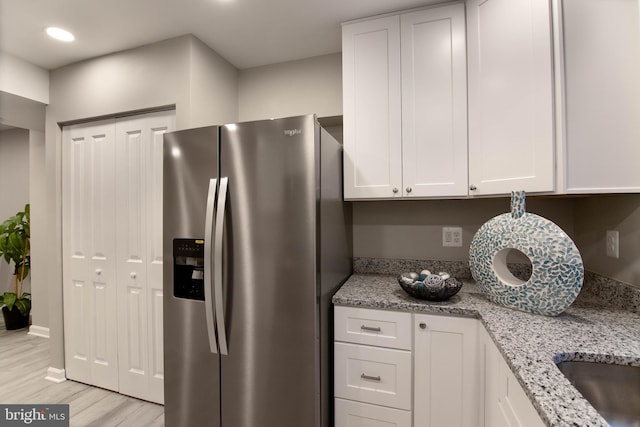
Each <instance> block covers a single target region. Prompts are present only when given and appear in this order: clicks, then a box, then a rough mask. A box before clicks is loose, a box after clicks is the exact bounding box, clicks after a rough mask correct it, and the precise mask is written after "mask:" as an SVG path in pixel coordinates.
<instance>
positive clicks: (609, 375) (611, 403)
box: [558, 361, 640, 427]
mask: <svg viewBox="0 0 640 427" xmlns="http://www.w3.org/2000/svg"><path fill="white" fill-rule="evenodd" d="M558 368H559V369H560V371H561V372H562V373H563V374H564V375H565V376H566V377H567V378H568V379H569V381H571V384H573V385H574V387H575V388H576V389H578V391H579V392H580V393H582V395H583V396H584V397H585V399H587V400H588V401H589V403H591V405H593V407H594V408H596V410H597V411H598V412H599V413H600V415H602V417H603V418H604V419H605V420H606V421H607V422H608V423H609V424H610V425H611V426H612V427H640V367H639V366H625V365H609V364H606V363H594V362H578V361H569V362H561V363H559V364H558Z"/></svg>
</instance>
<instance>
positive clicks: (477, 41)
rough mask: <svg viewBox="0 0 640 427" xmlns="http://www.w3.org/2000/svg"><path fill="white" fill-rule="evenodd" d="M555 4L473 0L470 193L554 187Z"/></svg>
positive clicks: (540, 0) (470, 26)
mask: <svg viewBox="0 0 640 427" xmlns="http://www.w3.org/2000/svg"><path fill="white" fill-rule="evenodd" d="M549 3H550V2H549V1H547V0H469V1H468V2H467V30H468V34H469V37H468V39H467V40H468V58H469V64H468V65H469V67H468V68H469V189H470V190H471V191H470V193H469V194H471V195H486V194H509V193H510V192H511V191H512V190H525V191H529V192H543V191H553V190H554V182H555V180H554V176H555V175H554V150H555V148H554V123H553V69H552V65H553V64H552V50H551V17H550V16H551V15H550V4H549Z"/></svg>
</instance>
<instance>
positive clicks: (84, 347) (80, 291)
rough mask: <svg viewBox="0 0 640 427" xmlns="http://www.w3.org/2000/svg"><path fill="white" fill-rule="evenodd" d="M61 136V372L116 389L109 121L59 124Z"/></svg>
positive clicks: (112, 152)
mask: <svg viewBox="0 0 640 427" xmlns="http://www.w3.org/2000/svg"><path fill="white" fill-rule="evenodd" d="M62 139H63V144H62V159H63V160H62V187H63V188H62V218H63V241H62V252H63V256H62V259H63V264H64V268H63V297H64V339H65V369H66V375H67V377H68V378H70V379H72V380H77V381H81V382H84V383H89V384H94V385H96V386H98V387H102V388H106V389H109V390H117V389H118V340H117V328H116V319H115V314H116V261H115V257H116V241H115V235H114V232H113V224H114V215H115V192H114V167H115V157H114V155H115V138H114V121H113V120H105V121H101V122H94V123H91V124H80V125H74V126H69V127H65V128H64V131H63V135H62Z"/></svg>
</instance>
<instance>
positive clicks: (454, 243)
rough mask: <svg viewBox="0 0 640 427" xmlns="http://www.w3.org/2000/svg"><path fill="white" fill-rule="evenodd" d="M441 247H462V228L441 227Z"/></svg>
mask: <svg viewBox="0 0 640 427" xmlns="http://www.w3.org/2000/svg"><path fill="white" fill-rule="evenodd" d="M442 246H445V247H457V248H459V247H462V227H442Z"/></svg>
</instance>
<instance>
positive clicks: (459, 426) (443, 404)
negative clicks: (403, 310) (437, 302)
mask: <svg viewBox="0 0 640 427" xmlns="http://www.w3.org/2000/svg"><path fill="white" fill-rule="evenodd" d="M413 326H414V327H413V332H414V343H413V345H414V347H413V358H414V362H413V363H414V406H413V414H414V424H413V425H414V427H440V426H447V427H475V426H478V420H479V418H480V417H479V414H480V404H481V403H482V399H481V394H480V393H479V392H480V391H481V388H480V386H479V378H480V375H479V373H480V369H479V365H478V357H477V354H478V352H477V348H478V347H477V340H476V339H477V328H478V320H476V319H467V318H460V317H449V316H432V315H425V314H414V315H413Z"/></svg>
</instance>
